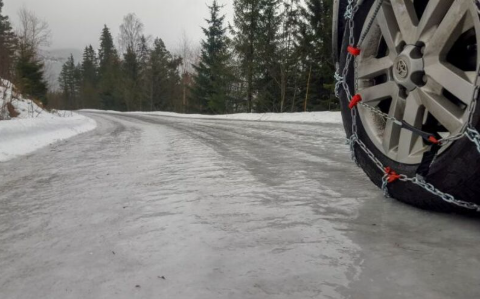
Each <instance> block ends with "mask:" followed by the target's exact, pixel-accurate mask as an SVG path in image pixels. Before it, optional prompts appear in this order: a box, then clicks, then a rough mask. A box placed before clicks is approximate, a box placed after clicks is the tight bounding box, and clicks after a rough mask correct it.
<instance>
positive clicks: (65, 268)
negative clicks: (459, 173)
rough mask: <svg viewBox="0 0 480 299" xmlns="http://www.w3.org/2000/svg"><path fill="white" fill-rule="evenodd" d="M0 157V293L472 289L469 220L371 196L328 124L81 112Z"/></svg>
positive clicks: (477, 269) (370, 298)
mask: <svg viewBox="0 0 480 299" xmlns="http://www.w3.org/2000/svg"><path fill="white" fill-rule="evenodd" d="M88 115H89V116H90V117H92V118H94V119H95V120H96V121H97V123H98V128H97V129H96V130H95V131H92V132H90V133H86V134H83V135H80V136H78V137H75V138H72V139H70V140H68V141H65V142H62V143H57V144H54V145H51V146H50V147H48V148H45V149H42V150H40V151H37V152H35V153H34V154H32V155H30V156H28V157H24V158H20V159H16V160H12V161H10V162H6V163H2V164H0V176H1V181H0V191H1V192H0V298H2V299H9V298H19V299H29V298H35V299H36V298H49V299H54V298H62V299H65V298H115V299H116V298H128V299H131V298H167V299H171V298H175V299H176V298H180V299H183V298H185V299H193V298H202V299H203V298H204V299H216V298H218V299H224V298H229V299H230V298H232V299H249V298H252V299H253V298H255V299H257V298H275V299H277V298H285V299H287V298H288V299H292V298H294V299H297V298H299V299H301V298H352V299H363V298H365V299H374V298H379V299H386V298H388V299H396V298H422V299H443V298H461V299H468V298H472V299H473V298H479V296H480V250H479V248H478V245H479V244H480V225H479V224H480V222H479V221H477V220H473V219H466V218H463V217H460V216H451V215H450V216H449V215H441V214H434V213H428V212H424V211H420V210H417V209H415V208H411V207H408V206H406V205H403V204H401V203H398V202H395V201H392V200H387V199H384V198H383V196H382V194H381V192H380V191H379V190H378V189H377V188H376V187H374V186H373V185H372V184H371V183H370V181H369V180H368V179H367V178H366V177H365V176H364V175H363V173H362V171H361V170H360V169H357V168H356V167H355V166H354V164H353V163H352V162H351V161H350V159H349V153H348V150H347V146H345V144H344V137H345V135H344V133H343V130H342V128H341V127H340V126H339V125H319V124H317V125H311V124H294V123H266V122H265V123H260V122H245V121H219V120H196V119H177V118H169V117H155V116H144V115H120V114H118V115H117V114H101V113H89V114H88Z"/></svg>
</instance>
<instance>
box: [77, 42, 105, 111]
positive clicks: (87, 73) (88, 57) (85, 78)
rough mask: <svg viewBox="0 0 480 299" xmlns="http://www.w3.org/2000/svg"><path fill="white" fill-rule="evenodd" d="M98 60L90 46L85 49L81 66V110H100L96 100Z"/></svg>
mask: <svg viewBox="0 0 480 299" xmlns="http://www.w3.org/2000/svg"><path fill="white" fill-rule="evenodd" d="M97 87H98V59H97V54H96V53H95V50H94V49H93V47H92V46H91V45H90V46H88V47H86V48H85V51H84V53H83V62H82V65H81V90H80V96H81V99H82V100H81V103H82V105H81V108H100V102H99V99H98V91H97Z"/></svg>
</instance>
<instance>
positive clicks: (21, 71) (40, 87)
mask: <svg viewBox="0 0 480 299" xmlns="http://www.w3.org/2000/svg"><path fill="white" fill-rule="evenodd" d="M43 70H44V64H43V62H41V61H40V60H38V59H36V58H35V55H34V53H33V52H31V51H20V53H19V56H18V58H17V63H16V81H17V82H16V83H17V87H18V88H19V89H20V91H21V92H22V93H23V94H24V95H26V96H29V97H31V98H33V99H37V100H39V101H41V102H42V104H43V105H44V106H46V105H47V104H48V103H47V90H48V86H47V82H46V81H45V79H44V71H43Z"/></svg>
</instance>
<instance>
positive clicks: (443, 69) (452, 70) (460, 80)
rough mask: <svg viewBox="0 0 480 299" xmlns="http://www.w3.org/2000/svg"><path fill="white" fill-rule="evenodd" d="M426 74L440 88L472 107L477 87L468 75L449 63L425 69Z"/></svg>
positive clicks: (433, 65) (437, 64) (432, 65)
mask: <svg viewBox="0 0 480 299" xmlns="http://www.w3.org/2000/svg"><path fill="white" fill-rule="evenodd" d="M425 72H426V74H427V75H428V76H429V77H430V78H431V79H433V80H434V81H435V82H436V83H438V84H439V85H440V86H443V88H445V89H446V90H448V91H449V92H450V93H452V94H453V95H454V96H455V97H457V98H458V99H459V100H460V101H462V102H463V103H464V104H466V105H470V104H471V102H472V99H473V93H474V92H475V86H474V84H473V83H471V82H470V78H469V76H468V74H467V73H465V72H463V71H461V70H459V69H457V68H456V67H454V66H453V65H451V64H449V63H436V64H431V65H429V66H427V67H426V68H425Z"/></svg>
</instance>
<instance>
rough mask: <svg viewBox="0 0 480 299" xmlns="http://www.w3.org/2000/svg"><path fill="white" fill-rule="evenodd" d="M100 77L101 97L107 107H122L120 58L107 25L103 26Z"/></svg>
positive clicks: (103, 104)
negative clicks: (119, 87) (119, 86)
mask: <svg viewBox="0 0 480 299" xmlns="http://www.w3.org/2000/svg"><path fill="white" fill-rule="evenodd" d="M98 61H99V69H98V77H99V78H98V79H99V83H98V84H99V85H98V86H99V87H98V89H99V97H100V101H101V103H102V107H103V108H105V109H112V110H116V109H120V108H121V103H120V99H119V92H118V85H119V84H120V82H119V73H120V59H119V57H118V53H117V50H116V49H115V46H114V44H113V38H112V34H111V33H110V29H108V27H107V26H105V27H104V28H103V31H102V35H101V37H100V49H99V50H98Z"/></svg>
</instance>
